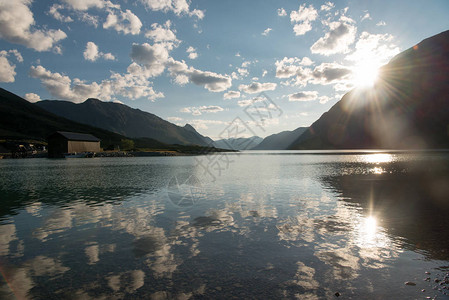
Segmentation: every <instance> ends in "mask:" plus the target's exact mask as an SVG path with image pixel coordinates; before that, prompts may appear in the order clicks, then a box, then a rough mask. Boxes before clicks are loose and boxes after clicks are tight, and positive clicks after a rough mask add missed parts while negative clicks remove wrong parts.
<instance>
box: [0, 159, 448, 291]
mask: <svg viewBox="0 0 449 300" xmlns="http://www.w3.org/2000/svg"><path fill="white" fill-rule="evenodd" d="M230 155H231V158H232V159H231V161H233V163H232V164H230V167H229V169H228V170H227V171H226V172H223V174H221V176H217V180H216V182H212V181H211V180H210V178H208V177H207V174H205V173H204V170H203V169H201V168H199V167H198V166H197V165H196V164H195V158H193V157H172V158H165V157H155V158H124V159H92V160H76V161H75V162H76V163H74V161H68V160H52V161H49V160H45V159H42V160H41V159H36V160H22V161H12V160H9V161H6V160H5V161H3V162H1V164H0V195H1V197H2V199H1V200H2V201H1V204H0V206H1V210H0V212H1V215H0V220H1V223H0V271H1V273H2V275H3V278H2V279H1V280H0V298H6V299H8V298H14V297H17V298H45V299H50V298H58V299H60V298H108V299H111V298H112V299H114V298H150V299H169V298H183V299H188V298H192V299H196V298H232V297H237V298H295V297H298V298H302V299H322V298H332V297H335V295H334V294H335V293H336V292H338V293H340V294H341V295H342V296H345V297H347V298H354V299H359V298H367V297H368V298H375V299H376V298H377V299H384V298H394V299H404V298H405V299H409V298H421V297H427V296H429V297H434V296H438V297H446V295H445V292H446V291H447V290H446V287H447V286H448V284H446V283H445V281H444V276H445V274H446V272H448V271H449V267H448V266H449V254H448V252H447V250H448V249H449V235H448V233H449V230H448V228H449V227H448V225H449V223H448V222H449V221H448V219H449V218H447V216H448V213H449V209H448V203H449V202H448V200H447V195H449V191H448V190H447V189H448V188H447V184H446V183H447V182H449V181H448V176H449V168H448V166H449V155H448V154H446V153H444V152H441V153H419V154H413V153H340V154H335V153H333V154H331V153H324V154H323V153H321V154H317V153H313V155H312V154H303V153H301V152H285V153H284V154H283V153H280V152H243V153H240V154H230ZM261 158H262V159H261ZM179 174H192V175H194V176H195V178H198V180H199V181H200V183H201V189H202V193H201V195H202V196H201V198H198V199H196V201H195V203H193V205H189V206H180V205H177V202H176V201H172V199H171V198H170V193H168V191H167V187H170V182H171V181H172V179H173V178H174V177H175V176H178V175H179ZM186 190H187V191H189V193H190V190H189V189H188V188H187V189H186ZM178 192H179V193H181V192H182V189H181V190H179V191H178ZM180 196H182V195H180ZM425 271H429V272H430V273H431V274H429V275H427V274H425V273H424V272H425ZM426 277H429V279H428V281H424V280H423V279H425V278H426ZM435 279H437V280H442V281H440V283H442V285H439V284H437V283H435V282H434V280H435ZM448 279H449V278H448ZM404 282H413V283H415V284H416V286H411V285H405V284H404ZM433 287H435V288H436V289H435V290H434V289H433ZM422 289H425V290H426V291H425V292H421V290H422ZM439 289H440V290H439Z"/></svg>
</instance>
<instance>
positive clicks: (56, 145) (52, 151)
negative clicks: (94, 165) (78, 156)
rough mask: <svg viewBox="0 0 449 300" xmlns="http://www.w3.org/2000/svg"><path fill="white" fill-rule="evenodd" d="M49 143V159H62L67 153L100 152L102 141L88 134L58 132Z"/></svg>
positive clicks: (48, 139)
mask: <svg viewBox="0 0 449 300" xmlns="http://www.w3.org/2000/svg"><path fill="white" fill-rule="evenodd" d="M47 142H48V157H49V158H61V157H64V154H65V153H80V152H100V139H99V138H97V137H95V136H93V135H91V134H86V133H77V132H66V131H56V132H55V133H53V134H52V135H50V136H49V137H48V138H47Z"/></svg>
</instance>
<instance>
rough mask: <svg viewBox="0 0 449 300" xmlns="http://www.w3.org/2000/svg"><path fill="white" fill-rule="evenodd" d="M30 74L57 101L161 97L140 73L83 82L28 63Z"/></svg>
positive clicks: (113, 75) (116, 75)
mask: <svg viewBox="0 0 449 300" xmlns="http://www.w3.org/2000/svg"><path fill="white" fill-rule="evenodd" d="M30 76H31V77H33V78H37V79H39V80H40V81H41V82H42V84H43V85H44V86H45V88H46V89H47V90H48V91H49V92H50V94H51V95H52V96H53V97H55V98H57V99H61V100H69V101H73V102H82V101H84V100H85V99H87V98H98V99H101V100H107V101H110V100H112V99H113V97H115V96H123V97H126V98H128V99H138V98H142V97H144V98H147V99H149V100H151V101H153V100H155V99H157V98H163V97H164V94H162V93H160V92H155V91H154V90H153V87H152V86H151V84H152V83H151V82H150V81H148V80H147V79H146V78H145V77H144V76H142V74H131V73H129V72H128V73H126V74H123V75H122V74H118V73H112V75H111V76H110V78H109V79H105V80H103V81H101V82H100V83H97V82H92V83H86V82H84V81H82V80H80V79H78V78H75V79H73V80H72V79H70V77H68V76H67V75H63V74H60V73H53V72H51V71H49V70H47V69H45V68H44V67H43V66H40V65H39V66H32V67H31V68H30Z"/></svg>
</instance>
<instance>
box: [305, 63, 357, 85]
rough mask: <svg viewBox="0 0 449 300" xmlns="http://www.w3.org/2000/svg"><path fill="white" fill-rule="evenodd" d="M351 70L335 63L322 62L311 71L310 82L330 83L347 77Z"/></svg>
mask: <svg viewBox="0 0 449 300" xmlns="http://www.w3.org/2000/svg"><path fill="white" fill-rule="evenodd" d="M351 73H352V71H351V69H350V68H348V67H345V66H343V65H340V64H337V63H322V64H321V65H319V66H317V67H316V68H315V69H314V70H313V72H312V73H311V76H312V78H311V80H310V81H311V83H313V84H332V83H336V82H339V81H342V80H345V79H348V78H349V77H350V75H351Z"/></svg>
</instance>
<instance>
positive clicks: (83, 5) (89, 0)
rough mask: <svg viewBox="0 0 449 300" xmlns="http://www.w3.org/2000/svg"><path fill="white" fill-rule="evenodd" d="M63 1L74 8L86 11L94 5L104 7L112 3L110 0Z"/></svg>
mask: <svg viewBox="0 0 449 300" xmlns="http://www.w3.org/2000/svg"><path fill="white" fill-rule="evenodd" d="M63 1H64V2H65V3H67V4H68V5H69V6H70V7H71V8H72V9H74V10H81V11H85V10H88V9H90V8H94V7H95V8H104V7H105V6H107V5H108V4H109V3H110V2H109V1H105V0H63ZM108 2H109V3H108ZM110 4H112V3H110Z"/></svg>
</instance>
